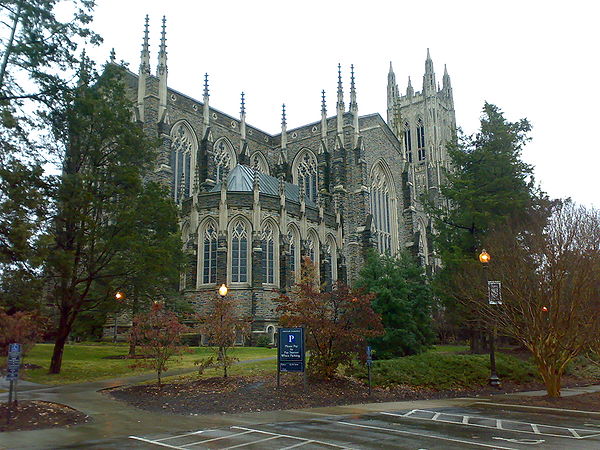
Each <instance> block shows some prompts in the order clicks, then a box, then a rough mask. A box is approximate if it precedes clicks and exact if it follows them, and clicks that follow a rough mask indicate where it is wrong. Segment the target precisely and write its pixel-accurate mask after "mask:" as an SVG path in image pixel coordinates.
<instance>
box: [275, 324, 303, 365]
mask: <svg viewBox="0 0 600 450" xmlns="http://www.w3.org/2000/svg"><path fill="white" fill-rule="evenodd" d="M277 350H278V351H277V365H278V368H279V371H280V372H304V362H305V349H304V328H280V329H279V339H278V345H277Z"/></svg>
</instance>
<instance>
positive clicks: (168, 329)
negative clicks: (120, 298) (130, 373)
mask: <svg viewBox="0 0 600 450" xmlns="http://www.w3.org/2000/svg"><path fill="white" fill-rule="evenodd" d="M186 331H188V328H187V327H186V326H185V325H184V324H182V323H180V322H179V319H178V318H177V314H175V313H174V312H173V311H169V310H168V309H166V308H165V307H164V305H163V304H162V303H160V302H155V303H153V304H152V307H151V308H150V311H149V312H147V313H143V314H139V315H138V316H136V317H134V319H133V327H132V329H131V334H130V339H132V340H135V341H136V342H137V343H138V345H139V346H140V347H141V348H142V352H143V355H144V356H145V358H146V359H145V360H142V361H140V362H138V363H136V364H134V365H133V366H132V367H146V368H149V369H153V370H155V371H156V378H157V382H158V384H159V385H160V384H161V382H162V380H161V377H162V374H163V373H164V372H166V371H167V370H169V367H168V363H169V361H170V360H172V359H174V358H176V357H177V356H179V355H181V354H182V353H183V352H184V351H185V346H183V345H181V337H182V335H183V333H185V332H186Z"/></svg>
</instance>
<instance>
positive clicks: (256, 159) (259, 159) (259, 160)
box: [250, 152, 269, 175]
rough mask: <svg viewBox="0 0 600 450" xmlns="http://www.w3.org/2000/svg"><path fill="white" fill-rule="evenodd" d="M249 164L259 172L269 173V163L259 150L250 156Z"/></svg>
mask: <svg viewBox="0 0 600 450" xmlns="http://www.w3.org/2000/svg"><path fill="white" fill-rule="evenodd" d="M250 166H251V167H252V168H253V169H254V170H258V171H259V172H260V173H264V174H265V175H269V164H268V163H267V159H266V158H265V157H264V155H263V154H262V153H261V152H254V153H253V154H252V156H250Z"/></svg>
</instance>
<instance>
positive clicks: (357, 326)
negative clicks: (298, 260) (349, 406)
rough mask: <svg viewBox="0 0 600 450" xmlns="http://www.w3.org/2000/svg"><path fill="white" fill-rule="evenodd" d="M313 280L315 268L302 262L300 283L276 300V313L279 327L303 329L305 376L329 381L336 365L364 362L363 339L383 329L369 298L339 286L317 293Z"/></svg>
mask: <svg viewBox="0 0 600 450" xmlns="http://www.w3.org/2000/svg"><path fill="white" fill-rule="evenodd" d="M316 279H317V278H316V269H315V266H314V265H313V264H312V262H311V261H310V259H309V258H308V257H306V258H304V259H303V260H302V277H301V280H300V282H299V283H298V284H297V285H296V286H295V288H294V290H293V292H292V293H291V295H290V296H287V295H282V296H281V297H279V299H278V302H279V306H277V312H279V313H280V314H281V315H280V319H279V320H280V323H281V325H283V326H286V327H304V328H305V333H306V347H307V349H308V350H309V351H310V358H309V360H308V372H309V373H310V374H311V375H312V376H315V377H317V378H332V377H334V376H335V372H336V370H337V368H338V366H339V365H340V364H345V363H349V362H350V361H352V359H354V358H359V359H361V360H364V359H365V348H366V343H367V339H369V338H373V337H376V336H380V335H381V334H383V325H382V323H381V317H380V316H379V315H378V314H377V313H375V311H373V308H372V306H371V301H372V300H373V297H374V295H373V294H368V293H366V292H365V291H363V290H353V289H350V288H349V287H348V286H347V285H345V284H342V283H338V284H337V286H335V289H334V290H333V291H331V292H321V291H320V289H319V287H318V285H317V283H316Z"/></svg>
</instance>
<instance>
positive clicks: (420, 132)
mask: <svg viewBox="0 0 600 450" xmlns="http://www.w3.org/2000/svg"><path fill="white" fill-rule="evenodd" d="M417 152H418V154H419V161H424V160H425V126H424V125H423V119H419V120H418V121H417Z"/></svg>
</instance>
